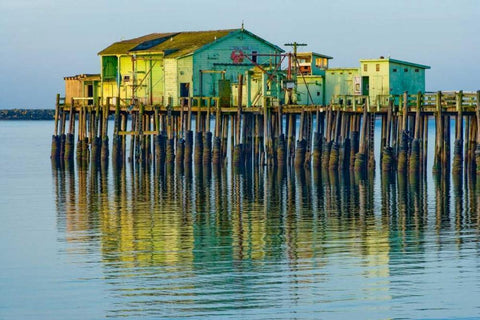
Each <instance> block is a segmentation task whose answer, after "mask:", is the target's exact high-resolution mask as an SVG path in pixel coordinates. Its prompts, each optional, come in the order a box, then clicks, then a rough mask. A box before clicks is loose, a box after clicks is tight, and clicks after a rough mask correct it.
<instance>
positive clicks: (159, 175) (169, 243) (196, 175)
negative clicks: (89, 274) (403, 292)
mask: <svg viewBox="0 0 480 320" xmlns="http://www.w3.org/2000/svg"><path fill="white" fill-rule="evenodd" d="M110 169H111V170H108V169H107V168H95V169H92V168H91V169H88V170H87V169H80V168H77V169H74V168H65V169H62V170H54V171H53V178H54V180H55V186H56V195H57V203H56V206H57V211H58V215H57V216H58V228H59V231H60V232H61V233H62V234H63V235H64V237H65V240H66V241H67V242H68V243H72V247H73V248H77V249H78V248H79V249H78V250H80V251H78V252H75V253H81V252H82V250H86V249H85V248H99V249H98V250H99V253H100V255H101V260H102V264H103V267H104V272H105V276H106V278H107V279H112V281H113V280H118V279H123V280H122V281H124V282H125V281H128V279H129V278H131V277H133V278H135V279H137V280H138V279H139V277H140V278H141V279H142V281H140V282H135V284H131V283H130V285H131V286H133V287H134V288H133V289H132V288H130V289H131V290H133V291H135V290H138V291H140V292H144V291H145V288H146V287H148V286H153V287H155V284H156V282H155V281H158V280H159V279H165V278H166V277H167V278H168V279H169V280H170V282H169V283H171V285H172V286H171V287H169V288H170V290H180V287H176V285H175V283H177V282H176V280H175V279H182V277H183V278H184V277H186V275H185V274H194V275H197V276H198V275H207V274H208V275H211V277H212V278H211V281H212V283H211V285H213V286H215V285H217V284H218V283H216V282H215V281H218V278H217V277H215V275H218V274H219V273H222V274H227V275H228V274H232V273H234V272H258V273H259V274H262V272H264V270H265V269H266V268H268V270H269V271H270V272H279V273H281V272H285V271H286V270H287V271H288V272H287V274H288V280H286V281H288V283H289V284H290V286H291V287H290V289H292V288H293V289H292V290H294V288H296V287H298V286H299V285H300V284H305V283H309V282H312V283H313V282H315V283H318V282H322V281H326V280H325V279H324V278H323V276H322V275H321V274H322V273H321V270H323V269H325V270H327V269H328V266H329V265H330V264H331V262H332V261H335V262H337V261H338V260H339V259H342V257H349V258H352V259H357V260H355V261H358V263H359V265H360V266H361V267H362V269H361V270H362V277H364V278H376V279H388V278H389V277H391V275H392V274H399V273H402V272H405V265H406V263H405V259H407V260H408V259H412V262H413V260H415V263H412V266H411V268H416V267H415V266H416V265H418V262H419V261H421V260H422V259H423V257H422V256H423V254H424V252H425V242H426V239H425V237H426V235H425V234H426V231H427V230H428V229H431V228H434V229H435V230H436V234H437V236H438V239H437V241H438V244H439V246H440V247H441V245H442V241H444V240H443V237H442V234H443V233H444V232H449V231H451V230H457V232H461V230H462V229H463V228H465V227H472V226H473V227H476V228H478V221H479V212H480V187H479V183H477V182H476V181H474V180H468V179H465V180H463V179H460V180H453V186H452V185H451V183H452V181H451V180H450V178H448V177H441V178H438V177H436V178H435V177H434V179H433V181H427V180H426V179H425V178H421V179H419V180H415V181H414V180H411V179H409V177H407V176H403V175H390V174H386V173H383V174H382V175H381V177H380V179H377V180H376V179H375V178H372V177H370V178H369V179H367V180H360V179H359V178H358V177H355V176H353V175H350V174H348V173H347V174H343V173H337V172H335V173H331V172H315V171H313V172H312V171H310V170H306V169H303V168H302V169H297V170H290V169H287V168H283V169H275V170H273V169H269V168H262V169H259V170H244V171H239V172H232V171H231V170H229V168H211V167H209V166H208V167H199V168H194V167H192V166H188V165H187V166H185V167H183V168H182V169H181V170H179V169H178V168H172V167H170V168H166V167H159V168H157V167H151V168H144V167H141V166H139V167H137V166H124V167H120V168H115V169H113V168H110ZM427 187H429V188H427ZM451 188H453V192H452V193H450V190H451ZM458 238H461V237H458ZM459 241H461V240H459ZM74 244H80V245H78V246H75V245H74ZM458 245H459V246H461V245H462V244H461V243H458ZM89 250H92V249H89ZM410 257H411V258H410ZM301 270H317V271H318V272H313V273H310V274H307V275H303V276H300V275H301V274H302V273H299V271H301ZM142 274H143V275H145V274H148V275H149V276H148V277H145V278H142V277H141V276H140V275H142ZM208 279H209V278H207V279H204V281H207V282H208V281H210V280H208ZM222 279H223V281H225V283H223V285H224V286H227V287H228V286H229V285H230V284H231V281H233V280H232V279H231V278H229V277H228V276H226V277H224V278H222ZM255 281H257V279H256V278H255V277H252V278H242V285H243V286H248V284H249V283H250V282H255ZM124 282H116V281H113V282H112V284H114V286H113V290H120V291H121V292H123V291H122V290H124V289H125V288H124V286H125V283H124ZM180 282H181V281H179V282H178V283H180ZM127 283H128V282H127ZM197 285H198V284H197V283H195V282H187V283H186V284H183V286H182V287H181V290H187V289H189V290H193V288H195V287H196V286H197ZM202 285H205V283H203V284H202ZM381 286H382V288H381V289H379V288H377V287H374V288H370V289H369V290H373V291H371V292H370V291H368V290H367V291H366V292H364V294H366V295H367V296H368V295H370V294H378V292H377V291H376V290H381V291H382V292H383V294H385V295H386V296H387V298H388V296H390V295H394V294H395V293H394V292H390V291H389V285H388V281H387V282H386V283H382V285H381ZM222 288H224V287H222ZM129 294H131V292H129ZM140 295H141V293H140ZM149 295H153V296H156V295H162V291H161V290H160V289H159V290H155V289H151V290H149ZM172 299H173V301H176V302H178V303H185V302H186V301H187V300H188V299H193V297H192V296H188V297H183V298H180V297H177V298H176V299H177V300H175V298H172ZM144 307H145V308H148V306H144Z"/></svg>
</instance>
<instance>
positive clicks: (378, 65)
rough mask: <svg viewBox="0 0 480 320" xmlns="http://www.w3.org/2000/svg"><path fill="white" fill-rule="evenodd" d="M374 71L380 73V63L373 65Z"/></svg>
mask: <svg viewBox="0 0 480 320" xmlns="http://www.w3.org/2000/svg"><path fill="white" fill-rule="evenodd" d="M375 70H376V71H377V72H378V71H380V63H377V64H376V65H375Z"/></svg>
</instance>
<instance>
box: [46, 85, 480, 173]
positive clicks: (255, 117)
mask: <svg viewBox="0 0 480 320" xmlns="http://www.w3.org/2000/svg"><path fill="white" fill-rule="evenodd" d="M241 81H242V79H239V82H240V83H241ZM241 87H242V86H239V88H241ZM238 96H239V97H240V98H239V99H238V101H242V99H241V97H242V92H241V89H240V90H239V92H238ZM263 99H264V100H265V101H261V104H260V105H259V106H252V107H246V106H241V105H240V106H230V105H225V104H224V103H222V101H221V99H220V98H219V97H191V98H181V99H180V104H181V105H180V106H170V105H168V104H166V105H144V104H140V103H135V101H125V100H121V99H119V98H105V99H97V101H92V99H87V98H73V99H72V100H71V101H65V99H64V98H61V97H60V95H57V101H56V109H55V128H54V132H53V137H52V149H51V158H52V160H54V162H55V163H57V164H62V163H71V162H73V161H74V158H76V161H77V162H78V163H79V164H80V165H81V166H88V165H89V164H91V165H105V164H107V163H108V161H109V158H111V161H112V163H113V165H114V166H122V165H124V164H125V163H127V162H132V163H136V164H139V165H150V164H152V163H154V164H155V165H157V166H158V167H162V166H174V165H176V166H180V167H183V166H185V165H191V164H192V163H194V164H195V165H196V166H200V165H203V166H221V165H225V164H226V163H227V162H229V161H230V162H231V165H232V167H234V168H236V169H241V168H243V167H245V166H251V167H253V168H255V167H258V166H278V167H283V166H295V167H304V166H312V167H314V168H322V169H328V170H353V171H354V172H355V173H357V174H360V175H363V174H365V173H366V172H367V171H369V170H370V171H371V170H374V168H375V152H380V161H381V163H380V168H381V170H382V171H384V172H393V171H398V172H399V173H409V174H411V175H418V174H424V173H425V172H426V170H427V167H426V164H427V157H428V156H432V157H433V171H434V172H436V173H449V172H452V173H461V172H476V173H477V174H480V91H477V92H474V93H466V92H465V93H464V92H462V91H457V92H435V93H415V94H410V93H407V92H405V93H404V94H403V95H390V96H377V98H376V101H370V99H369V97H368V96H362V95H351V96H335V97H334V99H333V100H332V102H331V103H330V105H327V106H319V105H275V101H270V100H268V99H267V98H263ZM111 117H113V119H114V121H113V128H109V127H108V126H109V125H112V123H111V122H109V119H111ZM430 119H434V122H435V130H436V133H435V141H428V129H429V125H428V123H429V120H430ZM379 120H380V121H381V136H380V137H379V138H380V150H375V148H374V139H375V125H376V123H377V122H378V121H379ZM452 121H454V123H455V127H454V128H455V132H453V133H452V132H451V125H450V124H451V123H452ZM452 134H454V135H455V136H454V144H453V148H452V146H451V142H450V141H451V138H452V137H451V135H452ZM110 141H111V142H110ZM428 143H433V144H434V154H430V155H429V154H428ZM110 147H111V150H110ZM451 152H453V157H452V156H451ZM450 159H453V161H450Z"/></svg>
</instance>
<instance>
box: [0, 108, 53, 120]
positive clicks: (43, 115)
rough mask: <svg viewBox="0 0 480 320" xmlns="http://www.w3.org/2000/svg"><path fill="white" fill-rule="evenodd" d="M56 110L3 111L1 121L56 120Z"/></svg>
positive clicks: (0, 116) (0, 111) (0, 115)
mask: <svg viewBox="0 0 480 320" xmlns="http://www.w3.org/2000/svg"><path fill="white" fill-rule="evenodd" d="M54 119H55V110H54V109H3V110H0V120H54Z"/></svg>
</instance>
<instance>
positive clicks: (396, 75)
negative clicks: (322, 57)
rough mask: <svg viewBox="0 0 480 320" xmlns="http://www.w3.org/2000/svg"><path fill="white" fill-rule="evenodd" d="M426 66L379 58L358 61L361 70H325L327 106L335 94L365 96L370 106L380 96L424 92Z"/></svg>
mask: <svg viewBox="0 0 480 320" xmlns="http://www.w3.org/2000/svg"><path fill="white" fill-rule="evenodd" d="M427 69H430V67H429V66H426V65H422V64H417V63H412V62H407V61H401V60H396V59H392V58H384V57H380V58H379V59H361V60H360V68H334V69H328V70H326V88H327V89H326V99H325V100H326V103H327V104H328V103H331V102H332V100H334V99H336V97H337V96H338V95H366V96H369V98H370V103H371V104H376V103H377V100H379V99H381V98H382V96H388V95H398V94H402V93H404V92H405V91H408V92H410V93H417V92H425V70H427Z"/></svg>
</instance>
